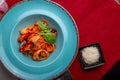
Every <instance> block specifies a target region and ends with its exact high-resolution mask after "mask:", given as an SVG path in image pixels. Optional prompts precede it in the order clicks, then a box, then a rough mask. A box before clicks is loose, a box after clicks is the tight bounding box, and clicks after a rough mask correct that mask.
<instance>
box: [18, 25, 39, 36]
mask: <svg viewBox="0 0 120 80" xmlns="http://www.w3.org/2000/svg"><path fill="white" fill-rule="evenodd" d="M39 31H40V28H39V27H38V26H37V25H31V26H28V27H24V28H23V29H21V30H20V34H27V33H37V32H39Z"/></svg>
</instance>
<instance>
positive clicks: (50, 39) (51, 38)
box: [44, 33, 56, 44]
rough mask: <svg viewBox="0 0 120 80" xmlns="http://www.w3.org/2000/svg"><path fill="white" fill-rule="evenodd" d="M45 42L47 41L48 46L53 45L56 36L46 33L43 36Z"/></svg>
mask: <svg viewBox="0 0 120 80" xmlns="http://www.w3.org/2000/svg"><path fill="white" fill-rule="evenodd" d="M44 39H45V41H47V42H48V43H50V44H54V43H55V41H56V36H55V35H54V34H53V33H46V34H45V35H44Z"/></svg>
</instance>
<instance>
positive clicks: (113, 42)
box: [54, 0, 120, 80]
mask: <svg viewBox="0 0 120 80" xmlns="http://www.w3.org/2000/svg"><path fill="white" fill-rule="evenodd" d="M54 1H55V2H57V3H59V4H61V5H62V6H64V7H65V8H66V9H67V10H68V11H69V12H70V13H71V15H72V16H73V18H74V19H75V21H76V23H77V26H78V30H79V37H80V47H81V46H84V45H88V44H91V43H96V42H99V43H100V45H101V48H102V51H103V54H104V57H105V61H106V62H105V64H104V65H103V66H100V67H97V68H95V69H92V70H89V71H84V70H82V69H81V65H80V63H79V58H78V56H77V58H76V59H75V61H74V62H73V64H72V65H71V67H70V69H69V70H70V71H71V74H72V76H73V79H74V80H80V79H81V80H100V79H101V77H102V76H103V75H104V74H105V73H106V72H107V71H108V70H109V69H110V68H111V67H112V66H113V65H114V63H115V62H116V61H117V60H118V59H120V33H119V32H120V5H118V4H117V3H116V2H115V1H114V0H54Z"/></svg>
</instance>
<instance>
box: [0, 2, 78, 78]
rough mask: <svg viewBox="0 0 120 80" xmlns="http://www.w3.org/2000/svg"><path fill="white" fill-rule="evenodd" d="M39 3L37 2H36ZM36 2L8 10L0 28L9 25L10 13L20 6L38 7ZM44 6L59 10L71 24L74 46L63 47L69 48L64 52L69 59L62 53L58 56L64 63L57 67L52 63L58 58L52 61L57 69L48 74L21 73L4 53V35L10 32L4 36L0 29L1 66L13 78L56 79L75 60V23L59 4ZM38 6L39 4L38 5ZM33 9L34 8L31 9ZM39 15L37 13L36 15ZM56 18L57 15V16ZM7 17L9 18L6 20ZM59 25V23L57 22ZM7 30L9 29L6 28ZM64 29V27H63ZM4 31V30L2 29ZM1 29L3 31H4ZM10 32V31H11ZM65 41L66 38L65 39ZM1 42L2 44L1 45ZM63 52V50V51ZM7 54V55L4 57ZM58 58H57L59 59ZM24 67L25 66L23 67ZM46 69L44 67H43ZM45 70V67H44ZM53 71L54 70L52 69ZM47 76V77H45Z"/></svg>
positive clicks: (76, 45) (76, 48)
mask: <svg viewBox="0 0 120 80" xmlns="http://www.w3.org/2000/svg"><path fill="white" fill-rule="evenodd" d="M38 2H39V1H38ZM38 2H37V0H35V1H28V2H23V3H21V4H18V5H16V6H15V7H13V8H12V9H11V10H9V11H8V13H7V14H5V16H4V17H3V18H2V20H1V23H0V27H1V28H2V26H4V25H5V21H6V22H7V24H10V23H8V22H9V20H7V19H9V18H10V19H12V18H14V17H11V16H9V15H10V14H11V13H13V12H14V10H16V9H17V8H21V6H25V5H26V4H29V5H30V4H31V5H33V4H34V5H36V4H37V5H38ZM43 2H44V3H45V4H50V5H52V6H53V8H54V7H55V8H57V9H59V10H61V11H63V14H64V15H65V17H67V18H68V20H70V22H71V24H72V27H73V28H74V29H73V35H72V34H71V35H72V37H74V38H75V39H73V41H75V42H74V44H71V45H68V46H65V47H68V48H70V49H69V50H67V51H65V52H67V53H66V54H68V53H69V58H66V56H67V55H64V54H63V52H62V53H61V54H63V55H60V56H61V57H62V58H66V62H65V63H60V64H59V66H58V65H57V63H54V62H59V61H60V60H59V58H57V59H56V61H53V63H51V64H52V65H55V66H57V67H58V68H57V67H55V68H56V69H55V71H53V72H50V73H49V74H47V73H46V74H45V75H44V74H42V73H41V74H37V73H36V74H29V73H26V72H24V71H22V70H19V69H18V68H17V67H16V66H15V65H14V64H13V63H12V62H10V60H9V58H7V55H8V54H7V53H6V51H5V48H7V47H6V46H5V45H7V44H5V42H6V40H7V39H6V38H5V37H8V40H7V43H8V42H9V38H10V37H9V35H6V36H5V34H6V33H7V32H8V33H10V31H5V32H6V33H5V34H4V33H3V32H4V31H2V29H0V42H1V45H0V50H1V54H0V59H1V61H2V63H3V65H4V66H5V67H6V68H7V69H8V71H10V72H11V73H12V74H13V75H15V76H17V77H19V78H21V79H26V80H39V79H42V80H43V79H52V78H55V77H57V76H59V75H60V74H62V73H64V72H65V70H66V69H67V68H68V67H69V66H70V65H71V64H72V62H73V60H74V58H75V56H76V53H77V51H78V47H79V35H78V29H77V26H76V23H75V21H74V20H73V18H72V16H71V15H70V13H69V12H68V11H67V10H66V9H65V8H63V7H62V6H61V5H59V4H57V3H56V2H53V1H43ZM39 4H40V3H39ZM33 7H35V6H33ZM27 9H28V8H27ZM33 9H34V8H33ZM32 14H33V13H32ZM38 14H39V13H38ZM29 15H31V14H29ZM29 15H27V16H29ZM25 16H26V15H23V16H22V18H24V17H25ZM57 16H58V15H57ZM8 17H9V18H8ZM22 18H21V17H18V18H16V19H18V20H21V19H22ZM58 18H59V16H58ZM16 23H17V22H16V21H14V22H13V23H12V24H11V25H10V26H15V25H16ZM58 23H59V22H58ZM8 28H9V27H8ZM64 28H65V27H64ZM4 29H5V28H4ZM4 29H3V30H4ZM11 31H12V30H11ZM67 34H68V32H67ZM65 37H66V36H65ZM68 38H69V39H70V38H71V37H70V36H69V37H68ZM3 39H6V40H3ZM65 39H66V38H65ZM70 41H71V43H72V42H73V41H72V40H70ZM2 42H3V43H2ZM65 43H66V44H68V43H67V41H65ZM10 44H11V43H8V47H10V46H11V45H10ZM71 46H74V47H73V48H71ZM7 49H8V51H9V49H10V51H11V48H7ZM71 49H73V50H72V51H70V50H71ZM63 51H64V50H63ZM70 52H71V54H70ZM6 54H7V55H6ZM11 54H12V55H13V53H11ZM60 56H59V57H60ZM11 57H13V58H14V57H15V56H14V55H13V56H11ZM61 65H62V66H61ZM24 66H25V65H24ZM45 67H46V66H45ZM48 67H53V66H48ZM36 68H38V69H42V68H39V67H36ZM46 68H47V67H46ZM53 70H54V69H53ZM47 76H48V77H47Z"/></svg>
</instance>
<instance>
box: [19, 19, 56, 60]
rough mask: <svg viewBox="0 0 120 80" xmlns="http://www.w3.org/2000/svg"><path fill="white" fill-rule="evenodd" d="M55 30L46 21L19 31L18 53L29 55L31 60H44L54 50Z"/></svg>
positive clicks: (40, 21)
mask: <svg viewBox="0 0 120 80" xmlns="http://www.w3.org/2000/svg"><path fill="white" fill-rule="evenodd" d="M56 36H57V30H56V29H54V28H52V27H51V26H50V24H49V23H48V21H47V20H44V19H43V20H38V21H36V22H35V23H34V24H33V25H30V26H27V27H24V28H23V29H21V30H20V36H19V37H18V42H19V43H20V47H19V51H20V52H21V53H22V54H24V55H30V56H31V57H32V59H33V60H46V59H48V57H49V55H50V54H51V53H52V52H53V51H54V50H55V49H56V45H55V41H56Z"/></svg>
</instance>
